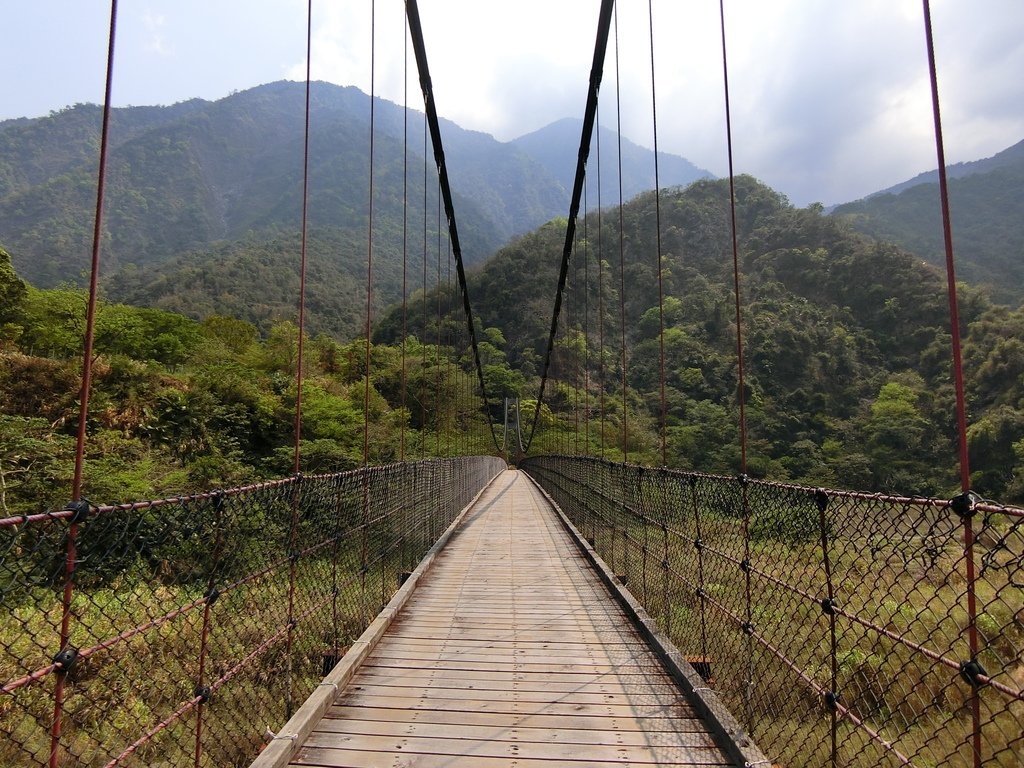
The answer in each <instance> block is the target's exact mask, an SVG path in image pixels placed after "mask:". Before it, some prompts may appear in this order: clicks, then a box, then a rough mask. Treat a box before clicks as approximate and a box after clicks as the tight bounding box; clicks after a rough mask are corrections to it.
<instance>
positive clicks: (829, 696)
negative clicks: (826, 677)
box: [823, 691, 842, 712]
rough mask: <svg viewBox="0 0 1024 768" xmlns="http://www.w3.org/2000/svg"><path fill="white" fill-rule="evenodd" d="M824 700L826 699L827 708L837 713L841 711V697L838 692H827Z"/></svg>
mask: <svg viewBox="0 0 1024 768" xmlns="http://www.w3.org/2000/svg"><path fill="white" fill-rule="evenodd" d="M823 698H824V699H825V706H826V707H828V708H829V709H830V710H832V711H833V712H835V711H836V710H838V709H839V701H840V700H841V698H842V697H841V696H840V695H839V693H837V692H836V691H825V693H824V696H823Z"/></svg>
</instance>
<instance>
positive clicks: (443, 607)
mask: <svg viewBox="0 0 1024 768" xmlns="http://www.w3.org/2000/svg"><path fill="white" fill-rule="evenodd" d="M711 733H712V731H711V729H710V727H709V726H708V725H706V724H705V723H704V722H703V721H702V720H701V719H700V718H699V717H698V715H697V713H696V710H695V709H694V707H693V706H692V705H691V703H690V702H689V701H688V700H687V698H686V697H685V696H684V695H683V694H682V693H681V691H680V689H679V687H678V686H677V685H676V684H675V682H673V680H672V678H671V677H670V676H669V675H668V674H667V673H666V671H665V670H664V668H663V666H662V665H661V663H660V662H659V660H658V658H657V657H656V656H655V655H654V653H653V652H652V651H651V650H650V649H649V647H648V645H647V644H646V643H645V642H644V641H643V639H642V638H641V637H640V635H639V634H638V632H637V630H636V629H635V628H634V626H633V624H632V623H631V622H630V621H629V619H628V618H627V617H626V615H625V613H624V612H623V610H622V608H621V607H620V606H619V604H618V603H617V602H616V601H615V600H614V599H613V598H612V597H611V595H610V594H609V592H608V590H607V589H606V587H605V586H604V584H603V583H602V582H601V580H600V578H599V577H598V575H597V573H596V572H595V571H594V569H593V567H592V566H591V565H590V563H589V562H588V561H587V560H586V559H585V557H584V556H583V554H582V553H581V551H580V549H579V547H578V546H577V545H576V543H575V542H574V541H573V540H572V538H571V537H570V535H569V533H568V532H567V531H566V529H565V527H564V526H563V525H562V523H561V521H560V520H559V518H558V517H557V515H556V513H555V512H554V510H552V508H551V507H550V505H549V503H548V502H547V500H546V499H545V498H544V497H543V496H542V494H541V493H539V492H538V491H537V489H536V488H535V487H534V486H533V484H532V483H531V482H530V481H529V480H528V479H527V478H526V477H525V476H524V475H522V474H520V473H518V472H516V471H513V470H510V471H508V472H506V473H504V474H503V475H501V476H499V477H498V478H497V479H496V480H495V481H494V482H493V483H492V484H491V486H490V487H489V488H488V489H487V490H486V491H485V492H484V494H483V495H482V496H481V497H480V498H479V500H478V502H477V504H476V505H475V506H474V507H473V508H472V509H471V510H470V511H469V512H468V513H467V516H466V517H465V518H464V520H463V522H462V524H461V525H460V526H459V527H458V528H457V529H456V530H455V531H454V533H453V534H452V536H451V538H450V540H449V542H448V543H447V545H446V546H445V547H444V548H443V549H441V550H439V551H438V553H437V554H436V556H435V559H434V562H433V564H432V566H431V567H430V569H429V570H427V571H426V572H425V573H424V574H423V575H422V577H421V579H420V581H419V584H418V585H417V586H416V588H415V590H414V591H412V592H411V594H410V596H409V597H408V599H407V601H406V603H405V606H404V607H403V608H402V609H401V610H400V611H399V613H398V614H397V615H396V616H395V617H394V620H393V621H391V623H390V626H389V627H388V629H387V630H386V632H385V634H384V635H383V637H382V638H381V639H380V641H379V642H378V643H377V644H376V646H375V647H373V649H372V650H371V651H370V652H369V653H368V655H367V656H366V658H365V659H364V660H363V662H362V664H361V665H360V666H359V667H358V668H357V669H356V670H355V672H354V674H353V676H352V678H351V680H350V681H349V682H348V684H347V686H345V687H344V688H343V690H341V692H340V694H339V695H338V697H337V699H336V701H335V702H334V704H333V706H331V707H330V708H329V709H328V710H327V712H326V715H325V716H324V717H323V718H322V719H321V720H320V721H319V723H318V724H317V725H315V726H313V728H312V731H311V732H310V733H309V735H308V737H306V738H305V741H304V743H302V745H301V746H299V747H298V748H297V750H294V751H293V753H292V757H291V762H290V763H289V765H293V766H351V767H352V768H358V767H364V766H365V767H369V766H373V767H374V768H376V767H377V766H388V767H389V768H441V767H442V766H443V767H444V768H460V767H462V766H473V767H474V768H492V767H493V768H499V767H500V768H512V767H514V768H540V767H541V766H543V767H544V768H555V767H556V766H558V767H561V768H584V766H590V767H592V768H602V767H603V766H613V765H614V766H623V765H631V766H654V765H663V766H698V765H700V766H708V765H733V764H734V763H733V762H731V761H730V760H729V759H728V758H727V756H726V753H725V752H723V751H722V749H720V747H719V746H718V745H717V744H716V742H715V739H714V738H713V736H712V735H711ZM282 764H283V763H282Z"/></svg>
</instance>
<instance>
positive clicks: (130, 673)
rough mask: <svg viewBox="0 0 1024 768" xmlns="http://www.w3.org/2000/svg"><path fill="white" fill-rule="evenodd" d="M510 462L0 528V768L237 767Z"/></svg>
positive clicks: (224, 495)
mask: <svg viewBox="0 0 1024 768" xmlns="http://www.w3.org/2000/svg"><path fill="white" fill-rule="evenodd" d="M504 468H505V463H504V462H503V461H502V460H500V459H497V458H495V457H488V456H478V457H458V458H445V459H428V460H422V461H415V462H405V463H400V464H390V465H384V466H376V467H367V468H362V469H354V470H349V471H345V472H338V473H330V474H311V475H293V476H289V477H286V478H281V479H277V480H270V481H266V482H261V483H253V484H249V485H244V486H239V487H237V488H229V489H224V490H215V491H208V492H202V493H196V494H191V495H187V496H175V497H168V498H163V499H154V500H149V501H143V502H135V503H131V504H106V505H96V504H83V505H81V506H79V507H76V508H71V509H67V510H60V511H56V512H52V513H40V514H35V515H26V516H16V517H8V518H4V519H2V520H0V765H7V764H16V765H40V766H42V765H79V764H86V763H88V764H90V765H92V764H106V765H108V766H116V765H121V764H124V763H125V762H126V761H128V760H129V759H130V758H131V759H132V760H135V761H139V760H141V761H143V762H146V761H153V760H155V759H156V758H157V756H158V755H159V761H160V762H161V764H163V765H174V766H177V765H182V766H184V765H190V766H199V765H209V764H218V765H220V764H237V763H240V762H243V761H244V762H246V763H248V762H249V761H250V760H251V759H252V758H253V757H254V756H255V755H256V753H257V752H258V751H259V749H260V748H261V747H262V745H263V744H264V743H265V741H266V738H265V732H272V731H273V730H275V729H276V728H278V727H279V726H280V725H281V724H282V723H284V722H285V721H286V720H287V719H288V717H289V716H290V715H291V713H292V711H293V710H294V709H295V707H297V705H298V703H299V702H301V701H302V700H303V699H305V698H306V696H308V694H309V693H310V691H311V690H312V688H313V687H315V686H316V684H317V683H318V682H319V681H320V680H321V679H322V677H323V675H324V674H325V672H326V669H328V668H329V667H330V666H333V664H334V663H335V662H336V661H337V660H338V659H339V658H340V656H341V655H342V654H343V653H344V650H345V648H346V647H347V645H348V644H350V642H351V641H352V639H353V638H355V637H357V636H358V635H359V633H360V632H361V631H362V630H363V629H364V628H365V626H366V625H367V624H369V622H370V621H371V620H372V619H373V617H374V616H375V615H376V614H377V612H378V611H379V609H380V607H381V606H382V605H383V604H385V603H386V602H387V600H388V599H390V596H391V594H392V593H393V592H394V591H395V590H396V589H397V588H398V586H399V582H400V581H401V578H402V574H403V573H404V572H407V571H410V570H412V568H413V567H414V566H415V565H416V563H417V562H418V561H419V559H420V558H421V557H422V555H423V554H424V553H425V552H426V551H427V549H428V548H429V547H430V546H431V544H432V543H433V541H434V540H435V539H436V538H437V537H438V536H439V535H440V534H441V533H442V532H443V531H444V530H445V528H446V527H447V526H448V525H449V523H450V522H451V520H452V519H454V517H455V516H456V515H457V514H458V512H459V511H460V510H461V509H462V508H463V507H464V506H465V504H466V503H468V502H469V501H470V499H471V498H472V497H473V496H474V495H475V494H476V493H477V492H478V491H479V490H480V489H481V488H482V487H483V486H484V485H485V484H486V483H487V482H488V481H490V479H491V478H493V477H494V476H495V475H496V474H497V473H498V472H499V471H501V470H502V469H504ZM294 510H298V514H297V515H293V511H294ZM72 528H77V535H76V536H71V535H70V531H71V529H72ZM69 548H70V549H71V557H70V560H71V562H72V563H73V564H74V567H73V568H72V569H71V571H70V573H66V572H65V568H64V563H65V562H66V560H68V559H69V558H68V550H69ZM63 621H67V622H68V625H69V634H68V636H69V637H70V641H69V643H68V644H67V646H65V647H61V648H58V647H56V646H57V645H59V639H60V637H61V632H60V626H61V623H62V622H63ZM58 679H63V685H62V689H63V697H62V698H61V699H59V700H56V699H55V690H56V685H55V682H54V681H56V680H58ZM57 706H59V707H60V708H61V715H62V717H61V718H59V719H58V718H54V717H53V714H54V708H55V707H57ZM54 722H61V723H62V726H63V727H62V729H61V730H60V731H58V732H57V733H56V734H55V733H54V732H53V731H54V729H53V728H52V727H51V726H52V725H53V723H54ZM183 734H184V736H183ZM133 756H134V757H133ZM97 761H99V762H97Z"/></svg>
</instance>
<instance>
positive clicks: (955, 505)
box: [949, 491, 980, 520]
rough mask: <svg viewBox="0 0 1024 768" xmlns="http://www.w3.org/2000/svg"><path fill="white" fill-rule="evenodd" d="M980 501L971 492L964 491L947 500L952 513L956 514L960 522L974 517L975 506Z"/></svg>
mask: <svg viewBox="0 0 1024 768" xmlns="http://www.w3.org/2000/svg"><path fill="white" fill-rule="evenodd" d="M978 501H980V499H979V497H978V496H977V495H975V493H974V492H973V491H964V492H963V493H961V494H959V495H958V496H954V497H953V498H952V499H950V500H949V506H950V507H952V509H953V511H954V512H956V514H957V517H959V518H960V519H961V520H970V519H971V518H972V517H974V515H975V512H976V511H977V510H976V506H977V504H978Z"/></svg>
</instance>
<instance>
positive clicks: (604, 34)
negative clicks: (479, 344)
mask: <svg viewBox="0 0 1024 768" xmlns="http://www.w3.org/2000/svg"><path fill="white" fill-rule="evenodd" d="M411 1H412V2H415V0H411ZM614 6H615V2H614V0H601V11H600V15H599V16H598V22H597V40H596V42H595V44H594V61H593V64H592V65H591V68H590V85H589V88H588V91H587V107H586V111H585V112H584V115H583V130H582V132H581V136H580V149H579V154H578V156H577V160H576V176H575V179H574V181H573V186H572V201H571V202H570V204H569V221H568V223H567V225H566V229H565V243H564V245H563V247H562V263H561V267H560V268H559V272H558V290H557V291H556V293H555V306H554V309H553V310H552V312H551V329H550V331H549V332H548V344H547V350H546V351H545V352H544V367H543V369H542V373H541V379H540V392H539V393H538V395H537V407H536V409H535V410H534V412H533V423H532V424H531V426H530V432H529V435H528V437H527V439H526V450H529V449H530V445H531V444H532V443H533V437H534V434H536V432H537V423H538V421H539V419H540V410H541V406H543V404H544V389H545V387H546V386H547V381H548V372H549V370H550V367H551V353H552V350H554V348H555V335H556V334H557V333H558V316H559V314H560V313H561V310H562V293H563V292H564V290H565V281H566V277H567V275H568V273H569V259H570V257H571V256H572V246H573V241H574V235H575V233H576V218H577V216H578V215H579V211H580V197H581V196H582V194H583V179H584V176H585V175H586V170H587V158H588V157H589V156H590V137H591V134H592V133H593V131H594V122H595V121H594V118H595V116H596V114H597V94H598V91H599V90H600V88H601V77H602V75H603V73H604V56H605V51H606V50H607V48H608V31H609V29H610V27H611V16H612V10H613V8H614ZM598 131H599V132H600V128H599V129H598Z"/></svg>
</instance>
